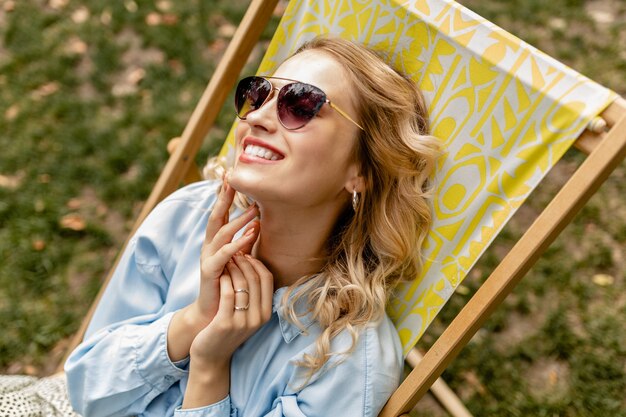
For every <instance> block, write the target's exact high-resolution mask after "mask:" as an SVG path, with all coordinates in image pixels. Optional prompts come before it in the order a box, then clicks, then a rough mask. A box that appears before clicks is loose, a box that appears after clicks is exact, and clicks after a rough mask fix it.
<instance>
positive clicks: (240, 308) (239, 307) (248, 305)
mask: <svg viewBox="0 0 626 417" xmlns="http://www.w3.org/2000/svg"><path fill="white" fill-rule="evenodd" d="M237 293H243V294H247V295H248V296H249V295H250V291H248V290H247V289H245V288H237V289H235V294H237ZM249 307H250V301H248V304H246V305H245V306H237V305H236V306H235V311H246V310H247V309H248V308H249Z"/></svg>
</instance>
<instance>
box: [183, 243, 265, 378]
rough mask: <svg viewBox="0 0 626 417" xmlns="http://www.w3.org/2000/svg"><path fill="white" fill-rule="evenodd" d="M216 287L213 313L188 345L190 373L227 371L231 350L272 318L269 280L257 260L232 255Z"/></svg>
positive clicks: (242, 255)
mask: <svg viewBox="0 0 626 417" xmlns="http://www.w3.org/2000/svg"><path fill="white" fill-rule="evenodd" d="M219 284H220V299H219V309H218V311H217V314H216V316H215V318H214V319H213V320H212V321H211V323H210V324H209V325H208V326H207V327H205V328H204V329H203V330H202V331H201V332H200V333H198V335H197V336H196V338H195V339H194V341H193V343H192V344H191V349H190V358H191V365H190V370H191V371H192V372H194V373H198V372H211V371H212V370H215V369H225V368H227V367H228V364H229V363H230V358H231V356H232V354H233V352H234V351H235V349H237V348H238V347H239V346H240V345H241V344H242V343H243V342H245V341H246V340H247V339H248V338H249V337H250V336H252V335H253V334H254V333H255V332H256V331H257V330H258V329H259V327H261V326H262V325H263V324H264V323H266V322H267V321H268V320H269V319H270V317H271V315H272V297H273V294H274V283H273V277H272V274H271V272H270V271H269V270H268V269H267V268H266V267H265V265H263V263H262V262H261V261H259V260H257V259H254V258H253V257H251V256H250V255H244V254H241V253H238V254H236V255H235V256H234V257H233V260H231V261H229V262H228V264H227V265H226V271H225V272H224V273H223V274H222V275H221V277H220V279H219Z"/></svg>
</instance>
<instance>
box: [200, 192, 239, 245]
mask: <svg viewBox="0 0 626 417" xmlns="http://www.w3.org/2000/svg"><path fill="white" fill-rule="evenodd" d="M234 198H235V189H234V188H233V187H231V186H230V185H229V184H228V182H226V180H224V181H223V183H222V188H221V190H220V192H219V194H218V196H217V201H216V202H215V205H214V206H213V211H212V212H211V215H210V216H209V221H208V223H207V228H206V234H205V242H210V241H211V240H213V237H215V234H216V233H217V232H218V230H220V228H221V227H222V226H223V225H225V224H226V223H228V212H229V210H230V206H231V205H232V204H233V200H234Z"/></svg>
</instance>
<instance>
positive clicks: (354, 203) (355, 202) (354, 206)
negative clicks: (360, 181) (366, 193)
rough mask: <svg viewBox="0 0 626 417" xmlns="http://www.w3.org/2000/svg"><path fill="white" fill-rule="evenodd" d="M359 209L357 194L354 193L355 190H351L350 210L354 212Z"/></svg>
mask: <svg viewBox="0 0 626 417" xmlns="http://www.w3.org/2000/svg"><path fill="white" fill-rule="evenodd" d="M358 208H359V194H358V193H357V192H356V189H354V190H352V209H353V210H354V211H355V212H356V210H357V209H358Z"/></svg>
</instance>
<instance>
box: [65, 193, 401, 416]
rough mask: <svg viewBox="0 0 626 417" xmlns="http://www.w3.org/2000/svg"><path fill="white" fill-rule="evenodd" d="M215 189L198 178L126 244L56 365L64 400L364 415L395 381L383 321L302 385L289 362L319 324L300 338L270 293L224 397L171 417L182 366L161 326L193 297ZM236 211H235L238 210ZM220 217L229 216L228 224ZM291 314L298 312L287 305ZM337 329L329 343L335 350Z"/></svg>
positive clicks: (393, 339)
mask: <svg viewBox="0 0 626 417" xmlns="http://www.w3.org/2000/svg"><path fill="white" fill-rule="evenodd" d="M218 187H219V182H209V181H205V182H200V183H196V184H192V185H190V186H187V187H185V188H183V189H181V190H179V191H177V192H176V193H174V194H172V195H171V196H170V197H168V198H167V199H166V200H164V201H163V202H162V203H161V204H159V205H158V206H157V207H156V208H155V209H154V211H153V212H152V213H151V214H150V215H149V216H148V218H147V219H146V220H145V221H144V223H143V224H142V225H141V227H140V228H139V230H138V231H137V233H136V234H135V236H134V237H133V238H132V240H131V241H130V243H129V245H128V248H127V249H126V251H125V252H124V254H123V256H122V259H121V261H120V263H119V265H118V267H117V269H116V271H115V274H114V276H113V278H112V281H111V283H110V285H109V286H108V288H107V290H106V292H105V294H104V297H103V298H102V300H101V301H100V303H99V305H98V308H97V310H96V313H95V315H94V317H93V319H92V321H91V323H90V325H89V328H88V330H87V334H86V336H85V340H84V341H83V343H82V344H81V345H80V346H79V347H78V348H76V350H75V351H74V352H73V353H72V355H71V356H70V357H69V359H68V361H67V363H66V364H65V372H66V374H67V379H68V390H69V394H70V401H71V403H72V405H73V406H74V408H75V409H76V411H77V412H79V413H81V414H82V415H84V416H85V417H95V416H126V415H141V416H158V417H163V416H172V415H176V416H180V417H183V416H184V417H192V416H193V417H200V416H202V417H208V416H211V417H218V416H219V417H247V416H250V417H261V416H275V417H278V416H288V417H296V416H297V417H302V416H308V417H314V416H319V417H329V416H342V417H351V416H354V417H357V416H358V417H362V416H365V417H370V416H371V417H375V416H377V415H378V413H379V411H380V410H381V408H382V407H383V405H384V404H385V402H386V401H387V399H388V398H389V396H390V395H391V393H392V392H393V391H394V390H395V389H396V388H397V386H398V384H399V383H400V378H401V371H402V366H403V357H402V348H401V345H400V340H399V338H398V334H397V332H396V330H395V328H394V327H393V325H392V323H391V321H390V320H389V318H388V317H386V316H385V317H384V318H383V319H382V320H381V321H379V322H378V323H372V324H370V325H369V326H367V327H366V328H365V329H363V330H362V331H361V333H360V337H359V339H358V343H357V345H356V347H355V349H354V351H353V352H352V353H350V354H349V355H347V356H345V358H343V359H344V360H343V361H339V359H340V356H341V355H333V357H332V359H331V360H330V361H329V363H328V364H327V365H326V366H325V367H324V368H323V370H322V372H320V373H319V374H318V375H316V376H315V377H314V378H313V379H312V380H311V381H310V382H309V383H308V384H307V385H306V386H304V387H303V386H302V384H303V382H304V379H303V374H304V372H303V370H302V369H301V368H299V367H298V366H297V365H295V363H294V362H296V361H298V359H300V358H302V356H303V354H304V353H313V352H314V348H315V341H316V339H317V337H318V335H319V334H320V333H321V329H320V327H319V326H318V325H317V323H315V322H313V321H312V320H311V319H310V318H309V317H307V316H304V317H303V318H302V322H303V324H305V328H306V331H305V332H303V331H301V330H300V329H299V328H298V327H297V326H295V325H293V324H292V323H290V322H289V321H287V320H286V319H285V315H284V313H283V309H284V307H283V306H282V305H281V303H282V295H283V293H284V291H285V290H286V288H279V289H278V290H277V291H276V292H275V294H274V298H273V303H274V304H273V305H274V307H273V314H272V316H271V319H270V320H269V321H268V322H267V323H266V324H265V325H263V326H262V327H261V328H260V329H259V330H258V331H257V332H256V333H255V334H254V335H252V336H251V337H250V338H249V339H248V340H247V341H246V342H245V343H244V344H243V345H241V346H240V347H239V348H238V349H237V350H236V351H235V353H234V354H233V357H232V360H231V370H230V393H229V395H228V396H227V397H226V398H224V399H223V400H222V401H219V402H217V403H215V404H212V405H208V406H206V407H201V408H196V409H189V410H180V406H181V404H182V400H183V395H184V392H185V388H186V386H187V377H188V370H187V365H188V359H186V360H183V361H180V362H177V363H172V362H171V360H170V359H169V357H168V354H167V328H168V325H169V323H170V320H171V318H172V316H173V314H174V313H175V312H176V311H178V310H179V309H181V308H183V307H185V306H187V305H189V304H190V303H192V302H193V301H194V300H195V298H196V297H197V294H198V289H199V280H200V249H201V246H202V241H203V239H204V236H205V229H206V224H207V221H208V216H209V214H210V212H211V209H212V207H213V204H214V203H215V200H216V191H217V189H218ZM238 213H239V212H238ZM231 217H234V215H233V216H231ZM296 310H297V311H300V312H304V311H306V309H305V306H303V305H297V306H296ZM350 344H351V338H350V336H349V335H348V334H347V332H344V333H341V334H340V335H339V336H337V337H336V338H335V339H334V340H333V342H332V345H331V347H332V351H333V352H341V351H344V350H346V349H347V348H348V347H349V346H350Z"/></svg>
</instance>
